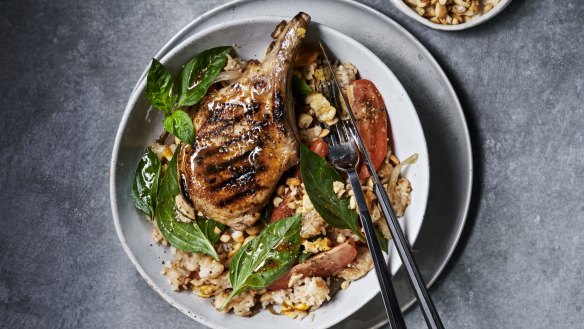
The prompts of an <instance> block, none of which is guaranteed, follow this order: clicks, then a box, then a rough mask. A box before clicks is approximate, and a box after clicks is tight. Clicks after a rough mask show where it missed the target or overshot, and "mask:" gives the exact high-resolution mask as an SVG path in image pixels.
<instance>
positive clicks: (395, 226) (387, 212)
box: [374, 173, 444, 329]
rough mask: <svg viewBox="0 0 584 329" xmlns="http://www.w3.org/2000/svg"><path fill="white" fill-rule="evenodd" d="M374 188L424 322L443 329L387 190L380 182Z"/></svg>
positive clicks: (433, 328)
mask: <svg viewBox="0 0 584 329" xmlns="http://www.w3.org/2000/svg"><path fill="white" fill-rule="evenodd" d="M374 176H377V174H376V173H375V174H374ZM377 180H379V178H377ZM374 189H375V194H376V195H377V199H378V200H379V206H380V207H381V211H382V212H383V215H384V216H385V220H386V222H387V225H388V226H389V230H390V232H391V235H392V236H393V241H394V242H395V246H396V249H397V252H398V254H399V257H400V258H401V260H402V263H403V264H404V268H405V270H406V273H407V275H408V278H409V279H410V283H411V284H412V288H414V293H415V294H416V297H417V298H418V302H419V303H420V308H421V309H422V314H424V319H425V320H426V324H427V326H428V328H432V329H444V325H443V324H442V320H441V319H440V316H439V315H438V311H436V306H434V303H433V302H432V298H431V297H430V294H428V290H427V289H426V284H425V283H424V280H423V279H422V275H421V274H420V270H418V266H417V265H416V262H415V261H414V258H413V257H412V254H411V252H410V246H409V243H408V240H407V239H406V238H405V236H404V233H403V232H402V230H401V226H400V225H399V222H398V220H397V217H396V215H395V213H394V211H393V208H392V206H391V203H390V201H389V198H388V196H387V192H386V191H385V189H384V188H383V185H381V183H376V184H374Z"/></svg>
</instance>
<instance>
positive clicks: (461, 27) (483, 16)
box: [391, 0, 511, 31]
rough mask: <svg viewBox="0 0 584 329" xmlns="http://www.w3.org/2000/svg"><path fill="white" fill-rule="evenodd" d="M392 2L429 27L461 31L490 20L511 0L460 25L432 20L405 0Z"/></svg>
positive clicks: (504, 0) (505, 0)
mask: <svg viewBox="0 0 584 329" xmlns="http://www.w3.org/2000/svg"><path fill="white" fill-rule="evenodd" d="M391 2H392V3H393V5H394V6H395V7H397V8H398V9H399V10H401V11H402V12H403V13H404V14H406V15H407V16H409V17H411V18H413V19H414V20H416V21H418V22H420V23H422V24H424V25H426V26H428V27H431V28H433V29H436V30H444V31H460V30H466V29H468V28H471V27H473V26H477V25H479V24H481V23H484V22H486V21H488V20H489V19H491V18H493V17H495V16H496V15H498V14H499V13H500V12H501V11H503V9H505V7H507V5H509V3H510V2H511V0H501V1H499V3H498V4H496V5H495V6H494V7H493V9H491V10H490V11H489V12H487V13H486V14H479V15H477V16H475V17H474V18H473V19H472V20H471V21H470V22H466V23H462V24H458V25H444V24H436V23H434V22H431V21H430V20H429V19H427V18H425V17H422V16H420V15H418V13H416V12H415V11H414V10H412V9H411V8H410V7H408V5H407V4H406V3H405V2H404V1H403V0H391Z"/></svg>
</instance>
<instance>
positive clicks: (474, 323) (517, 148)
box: [0, 0, 584, 328]
mask: <svg viewBox="0 0 584 329" xmlns="http://www.w3.org/2000/svg"><path fill="white" fill-rule="evenodd" d="M221 2H222V1H217V0H205V1H186V0H181V1H176V2H166V1H165V2H162V1H152V0H147V1H137V0H131V1H113V0H103V1H72V0H55V1H24V0H21V1H12V2H3V4H2V11H1V12H0V31H1V32H0V36H1V39H2V45H1V46H0V47H1V49H2V51H1V53H0V58H1V61H0V72H1V74H2V78H1V79H0V95H1V97H0V100H1V101H0V107H1V118H0V149H1V153H0V166H1V174H0V187H1V189H0V327H1V328H163V327H169V326H170V327H174V328H199V327H200V325H199V324H198V323H196V322H194V321H192V320H190V319H189V318H187V317H186V316H184V315H182V314H181V313H180V312H179V311H178V310H176V309H174V308H173V307H172V306H170V305H169V304H167V303H166V302H164V301H163V300H162V299H161V298H160V297H159V296H158V295H157V294H156V293H155V292H154V291H153V290H152V289H151V288H150V287H148V286H147V285H146V283H145V282H144V280H143V279H142V278H141V277H140V276H139V274H138V273H137V272H136V271H135V270H134V268H133V266H132V264H131V263H130V261H129V259H128V258H127V256H126V255H125V253H124V252H123V250H122V247H121V245H120V243H119V242H118V239H117V236H116V233H115V230H114V227H113V225H112V219H111V212H110V205H109V186H108V184H109V161H110V155H111V148H112V145H113V140H114V133H115V131H116V129H117V126H118V123H119V120H120V118H121V115H122V111H123V108H124V106H125V103H126V101H127V98H128V96H129V93H130V91H131V90H132V88H133V86H134V83H135V81H136V79H137V78H138V77H139V75H140V73H141V71H142V69H143V68H144V67H145V65H146V64H147V63H148V60H149V58H150V57H151V56H152V55H153V54H154V53H155V52H156V51H157V50H158V49H159V48H160V47H161V46H162V45H163V44H164V43H165V41H166V40H168V39H169V38H170V37H171V36H172V35H173V34H174V33H176V32H177V31H178V30H179V29H180V28H181V27H183V26H184V25H185V24H187V23H188V22H189V21H190V20H192V19H193V18H195V17H197V16H198V15H200V14H202V13H204V12H205V11H207V10H209V9H211V8H213V7H214V6H216V5H217V4H219V3H221ZM367 3H368V4H370V5H371V6H372V7H374V8H376V9H378V10H380V11H382V12H384V13H385V14H387V15H388V16H389V17H391V18H393V19H395V20H396V21H398V22H399V23H401V24H402V25H404V26H405V27H406V28H407V29H408V30H409V31H411V32H412V33H413V34H414V35H415V36H416V37H417V38H419V40H420V41H421V42H422V43H423V44H424V45H425V46H426V47H428V48H429V49H430V51H431V52H432V53H433V54H434V56H435V57H436V58H437V60H438V61H439V62H440V64H441V65H442V66H443V68H444V70H445V71H446V73H447V74H448V76H449V77H450V78H451V80H452V82H453V84H454V86H455V88H456V90H457V92H458V95H459V97H460V99H461V101H462V103H463V107H464V109H465V112H466V116H467V120H468V121H469V125H470V129H471V134H472V138H473V146H474V152H475V159H476V162H477V163H476V167H477V168H476V169H477V171H478V173H477V181H476V184H478V188H477V189H476V193H475V196H474V197H475V200H476V202H475V208H476V209H474V210H473V211H472V212H471V213H472V218H470V220H469V226H468V227H467V229H466V230H465V236H464V238H463V241H462V243H461V245H460V246H459V248H458V249H457V252H456V255H455V257H454V258H453V260H452V261H451V263H450V264H449V266H448V268H447V270H446V272H445V273H444V274H443V275H442V276H441V278H440V279H439V281H438V283H437V284H436V286H435V287H434V288H433V289H432V295H433V296H434V298H435V301H436V304H437V305H438V308H439V310H440V312H441V314H442V315H443V318H444V322H445V324H446V325H447V327H449V328H583V327H584V311H583V310H582V307H583V304H584V288H583V284H582V281H583V280H582V278H583V271H584V193H583V186H584V174H583V172H584V165H583V161H582V158H583V156H584V115H583V113H584V111H583V110H584V109H583V103H584V96H583V92H584V91H583V87H584V61H583V57H584V24H583V23H584V19H583V17H584V6H583V5H582V2H581V1H579V0H571V1H565V0H552V1H544V0H538V1H535V0H534V1H522V0H515V1H513V2H512V3H511V5H510V6H509V7H508V8H507V9H506V10H505V11H504V12H503V13H502V14H501V15H500V16H498V17H496V18H495V19H493V20H492V21H490V22H488V23H486V24H484V25H481V26H479V27H477V28H474V29H471V30H468V31H462V32H457V33H448V32H438V31H434V30H430V29H428V28H426V27H423V26H421V25H419V24H417V23H415V22H414V21H412V20H410V19H408V18H407V17H405V16H404V15H402V14H401V13H399V12H398V11H397V10H396V9H395V8H393V7H392V6H391V5H390V4H389V2H388V1H387V0H385V1H383V0H370V1H367ZM410 92H411V91H410ZM406 319H407V323H408V325H409V327H410V328H424V322H423V319H422V317H421V315H420V314H419V312H417V310H413V311H411V312H409V313H408V314H407V316H406Z"/></svg>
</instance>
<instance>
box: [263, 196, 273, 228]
mask: <svg viewBox="0 0 584 329" xmlns="http://www.w3.org/2000/svg"><path fill="white" fill-rule="evenodd" d="M273 212H274V204H273V203H271V202H270V203H268V204H267V205H266V206H265V207H264V209H263V210H262V222H264V225H270V220H271V219H272V213H273Z"/></svg>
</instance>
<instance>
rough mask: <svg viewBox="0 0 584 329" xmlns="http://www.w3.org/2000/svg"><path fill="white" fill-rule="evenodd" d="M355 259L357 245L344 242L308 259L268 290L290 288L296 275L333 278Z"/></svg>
mask: <svg viewBox="0 0 584 329" xmlns="http://www.w3.org/2000/svg"><path fill="white" fill-rule="evenodd" d="M355 257H357V249H356V248H355V244H354V243H353V242H352V241H347V242H344V243H342V244H340V245H338V246H336V247H334V248H333V249H331V250H329V251H325V252H323V253H320V254H318V255H316V256H314V257H312V258H309V259H307V260H306V262H304V263H301V264H297V265H295V266H294V267H292V268H291V269H290V271H288V273H287V274H286V275H284V276H282V277H281V278H279V279H278V280H276V281H274V282H273V283H272V284H271V285H270V286H269V287H268V289H270V290H278V289H285V288H288V282H289V281H290V278H291V277H292V275H294V274H302V275H303V276H304V277H312V276H320V277H327V276H331V275H333V274H335V273H337V272H338V271H340V270H342V269H344V268H345V267H347V265H349V264H351V262H353V260H354V259H355Z"/></svg>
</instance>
